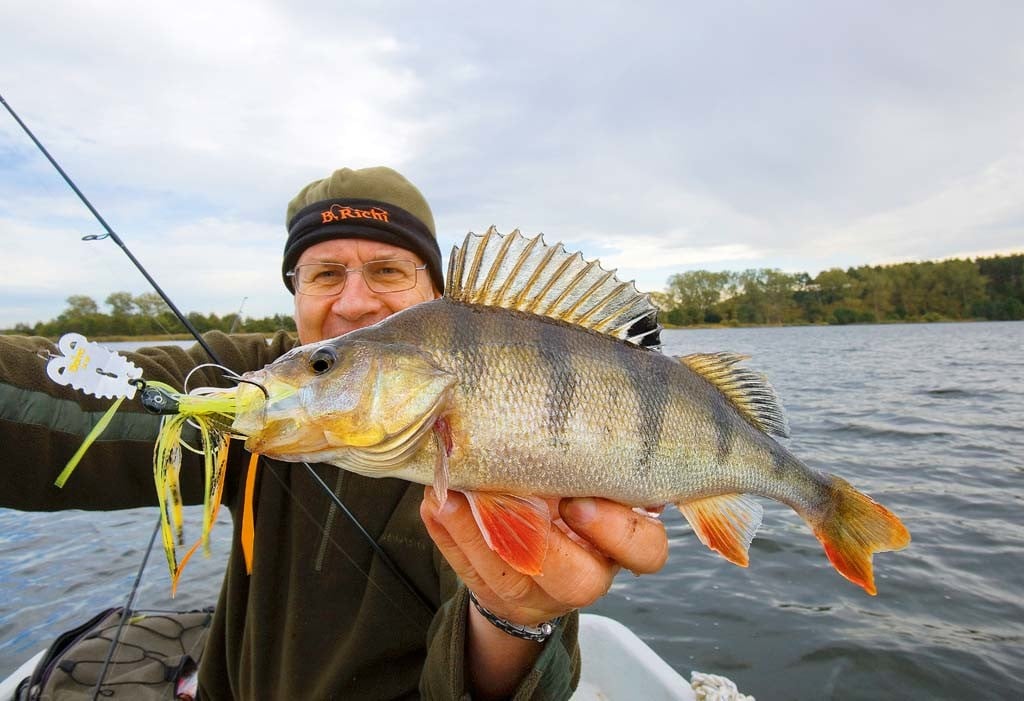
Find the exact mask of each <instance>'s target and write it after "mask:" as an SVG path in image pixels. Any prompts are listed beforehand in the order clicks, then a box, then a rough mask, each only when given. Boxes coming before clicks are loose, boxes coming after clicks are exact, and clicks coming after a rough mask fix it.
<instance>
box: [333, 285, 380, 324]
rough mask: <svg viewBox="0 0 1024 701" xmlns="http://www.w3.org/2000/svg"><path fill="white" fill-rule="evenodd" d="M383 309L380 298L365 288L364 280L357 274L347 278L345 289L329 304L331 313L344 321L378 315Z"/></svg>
mask: <svg viewBox="0 0 1024 701" xmlns="http://www.w3.org/2000/svg"><path fill="white" fill-rule="evenodd" d="M383 308H384V304H383V303H382V302H381V300H380V297H378V296H377V293H375V292H374V291H373V290H371V289H370V288H369V287H367V286H366V280H364V279H363V276H362V275H359V274H355V275H349V276H348V280H347V281H346V282H345V287H344V288H343V289H342V290H341V292H340V293H339V294H338V296H337V297H335V299H334V302H333V303H332V304H331V311H332V312H333V313H334V314H337V315H338V316H340V317H341V318H343V319H345V320H346V321H358V320H359V319H361V318H362V317H365V316H368V315H370V316H372V315H375V314H379V313H380V311H381V310H382V309H383Z"/></svg>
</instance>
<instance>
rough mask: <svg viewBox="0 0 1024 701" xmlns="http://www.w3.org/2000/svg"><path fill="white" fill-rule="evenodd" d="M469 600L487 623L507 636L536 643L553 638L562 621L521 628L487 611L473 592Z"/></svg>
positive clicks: (558, 619) (559, 619) (557, 620)
mask: <svg viewBox="0 0 1024 701" xmlns="http://www.w3.org/2000/svg"><path fill="white" fill-rule="evenodd" d="M469 600H470V601H472V602H473V605H474V606H475V607H476V610H477V611H479V612H480V615H481V616H483V617H484V618H486V619H487V621H488V622H489V623H490V624H491V625H492V626H494V627H495V628H497V629H498V630H500V631H501V632H502V633H505V634H506V635H511V636H512V637H515V638H522V639H523V640H532V641H533V642H535V643H542V642H544V641H545V640H547V639H548V638H550V637H551V634H552V633H554V632H555V626H557V625H558V622H559V621H561V620H562V619H561V618H556V619H555V620H553V621H546V622H544V623H541V624H540V625H539V626H521V625H519V624H518V623H513V622H512V621H506V620H505V619H504V618H501V617H500V616H495V615H494V614H493V613H491V612H490V611H488V610H487V609H485V608H484V607H483V606H482V605H481V604H480V602H479V601H477V600H476V596H474V594H473V592H469Z"/></svg>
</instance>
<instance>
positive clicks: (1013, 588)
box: [0, 322, 1024, 701]
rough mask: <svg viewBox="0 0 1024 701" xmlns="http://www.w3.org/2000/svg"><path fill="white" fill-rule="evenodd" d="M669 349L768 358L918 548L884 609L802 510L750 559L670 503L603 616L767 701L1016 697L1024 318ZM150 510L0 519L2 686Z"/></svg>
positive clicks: (84, 609) (899, 556) (87, 593)
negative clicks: (721, 547) (722, 545)
mask: <svg viewBox="0 0 1024 701" xmlns="http://www.w3.org/2000/svg"><path fill="white" fill-rule="evenodd" d="M664 338H665V350H666V351H667V352H669V353H671V354H674V355H678V354H685V353H691V352H698V351H718V350H732V351H739V352H742V353H745V354H748V355H750V356H752V359H751V360H750V361H748V363H747V365H748V366H750V367H753V368H756V369H759V370H762V371H764V372H765V373H766V374H767V375H768V376H769V378H770V379H771V381H772V383H773V384H774V385H775V387H776V389H777V390H778V392H779V394H780V395H781V397H782V400H783V403H784V404H785V406H786V409H787V411H788V415H789V420H790V425H791V428H792V434H793V436H792V438H790V439H787V440H786V441H785V442H786V444H787V446H788V447H789V448H790V449H791V450H792V451H793V452H794V453H796V455H798V456H800V457H801V458H802V459H803V460H804V461H805V462H807V463H808V464H809V465H811V466H812V467H814V468H816V469H820V470H824V471H829V472H834V473H836V474H838V475H841V476H843V477H844V478H846V479H848V480H849V481H850V482H852V483H853V484H854V485H855V486H857V487H858V488H859V489H861V490H862V491H865V492H867V493H869V494H871V495H872V496H873V497H874V498H876V499H877V500H878V501H880V502H881V503H883V504H885V505H886V506H887V507H889V508H890V509H891V510H893V511H894V512H895V513H897V514H898V515H899V516H900V517H901V518H902V519H903V521H904V523H905V524H906V525H907V527H908V528H909V529H910V532H911V534H912V535H913V542H912V543H911V545H910V547H909V548H907V549H906V550H904V551H902V552H898V553H880V554H878V555H876V556H875V560H874V562H875V574H876V584H877V586H878V596H876V597H870V596H867V595H866V594H864V593H863V592H862V591H861V590H860V588H858V587H856V586H854V585H852V584H850V583H849V582H847V581H846V580H845V579H843V578H842V577H840V576H839V575H838V574H837V573H836V572H835V571H834V570H833V569H832V567H831V565H829V563H828V561H827V560H826V558H825V555H824V553H823V551H822V549H821V547H820V545H819V544H818V542H817V540H816V539H815V538H814V537H813V536H812V535H811V533H810V531H809V530H808V528H807V527H806V526H805V525H804V524H803V522H802V521H801V520H800V519H799V517H797V515H796V514H795V513H793V512H792V511H790V510H789V509H788V508H787V507H783V506H781V505H778V504H775V503H774V502H768V501H767V500H765V501H764V502H763V504H764V506H765V516H764V525H763V526H762V528H761V531H760V532H759V533H758V536H757V538H755V540H754V542H753V545H752V546H751V553H750V554H751V558H750V560H751V564H750V567H749V568H748V569H741V568H738V567H735V566H733V565H730V564H729V563H727V562H725V561H724V560H722V559H721V558H719V557H718V556H717V555H716V554H714V553H712V552H711V551H709V550H707V549H706V548H705V547H704V546H703V545H701V544H700V543H699V542H698V541H697V539H696V538H695V536H694V535H693V534H692V532H691V531H690V529H689V526H687V525H686V524H685V522H684V521H683V520H682V517H681V516H679V515H678V513H675V512H674V510H671V509H670V510H669V511H666V515H665V520H666V523H667V525H668V528H669V533H670V539H671V553H670V556H669V562H668V564H667V565H666V567H665V568H664V570H662V572H660V573H658V574H656V575H651V576H646V577H643V578H635V577H633V576H631V575H629V574H628V573H626V574H622V575H620V576H619V578H618V579H617V581H616V584H615V585H614V587H613V588H612V591H611V592H610V593H609V594H608V596H607V597H605V598H604V599H603V600H602V601H601V602H599V603H598V605H596V606H594V607H593V609H592V610H593V611H594V612H596V613H601V614H605V615H609V616H612V617H614V618H617V619H619V620H621V621H623V622H624V623H626V624H627V625H629V626H630V627H631V628H632V629H633V630H634V631H636V632H637V633H638V634H639V635H640V636H641V637H642V638H644V640H646V641H647V642H648V644H650V645H651V646H652V647H653V648H654V649H655V650H656V651H657V652H658V653H659V654H661V655H662V656H663V657H664V658H665V659H667V660H668V661H669V662H670V663H671V664H672V665H673V666H674V667H675V668H676V669H677V670H679V671H680V672H681V673H682V674H683V675H684V676H686V677H688V676H689V673H690V671H691V670H700V671H704V672H711V673H717V674H723V675H725V676H728V677H729V678H731V679H733V680H734V681H735V682H736V683H737V684H738V686H739V688H740V689H741V690H742V691H744V692H745V693H748V694H753V695H754V696H756V697H757V698H758V699H759V700H761V701H765V700H771V699H879V698H893V699H896V698H899V699H967V698H970V699H1007V698H1022V689H1024V557H1022V554H1024V515H1022V514H1024V323H1019V322H1007V323H979V324H931V325H884V326H847V327H797V328H771V329H722V330H693V331H669V332H666V333H665V336H664ZM670 511H671V512H670ZM156 518H157V512H156V510H155V509H142V510H132V511H122V512H114V513H103V514H93V513H83V512H70V513H62V514H26V513H21V512H15V511H9V510H0V675H6V674H8V673H9V672H10V671H11V670H12V669H13V668H14V667H16V666H17V665H18V664H19V663H20V662H21V661H23V660H24V659H25V658H26V657H28V656H30V655H31V654H32V653H34V652H36V651H37V650H39V649H41V648H42V647H44V646H46V645H47V644H48V643H49V642H50V641H51V639H52V638H53V637H54V636H55V635H56V634H57V633H59V632H61V631H62V630H64V629H66V628H68V627H70V626H72V625H75V624H77V623H79V622H81V621H83V620H84V619H85V618H86V617H88V616H89V615H91V614H92V613H94V612H95V611H96V610H98V609H100V608H102V607H106V606H112V605H120V604H121V603H123V601H124V598H125V596H126V594H127V592H128V590H129V588H130V586H131V582H132V581H133V579H134V576H135V572H136V570H137V568H138V565H139V562H140V559H141V554H142V552H143V551H144V550H145V546H146V544H147V542H148V540H149V536H150V533H151V532H152V528H153V526H154V525H155V522H156ZM187 519H188V520H187V522H188V523H196V522H197V521H198V512H197V511H192V512H191V513H189V515H188V516H187ZM215 533H216V536H215V542H214V552H215V556H214V558H212V559H210V560H203V559H202V558H197V559H196V560H194V561H193V562H192V563H190V564H189V567H188V569H187V570H186V572H185V575H184V578H183V583H182V585H181V587H180V593H179V595H178V598H177V599H176V600H173V601H172V600H170V599H169V598H168V595H167V593H168V582H167V575H166V572H165V571H164V569H163V567H164V563H163V556H162V554H161V553H160V552H156V553H154V556H153V557H152V558H151V564H150V567H149V570H148V571H147V574H146V577H145V578H144V582H143V586H142V589H141V593H140V596H139V600H138V601H137V605H138V606H141V607H147V608H160V607H169V608H188V607H191V606H204V605H208V604H212V603H213V602H214V601H215V599H216V595H217V592H218V590H219V586H220V571H221V567H222V558H223V556H224V555H225V554H226V553H227V550H228V547H229V535H230V534H229V529H228V528H227V527H226V526H224V527H221V528H220V529H218V530H217V531H216V532H215ZM158 550H159V548H158Z"/></svg>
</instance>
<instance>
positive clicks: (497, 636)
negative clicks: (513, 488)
mask: <svg viewBox="0 0 1024 701" xmlns="http://www.w3.org/2000/svg"><path fill="white" fill-rule="evenodd" d="M287 225H288V231H289V233H288V239H287V242H286V244H285V254H284V262H283V266H282V272H283V274H284V279H285V284H286V285H287V286H288V287H289V289H290V290H291V291H292V292H293V293H294V294H295V321H296V326H297V329H298V335H299V342H300V343H303V344H305V343H311V342H315V341H319V340H323V339H327V338H332V337H334V336H337V335H339V334H343V333H346V332H348V331H351V330H353V329H357V328H361V327H364V326H367V325H369V324H373V323H376V322H378V321H380V320H382V319H384V318H386V317H387V316H389V315H390V314H393V313H395V312H397V311H400V310H402V309H405V308H407V307H409V306H412V305H414V304H417V303H419V302H423V301H427V300H430V299H434V298H436V297H438V296H439V295H440V291H441V289H442V288H443V278H442V269H441V254H440V250H439V247H438V244H437V239H436V233H435V229H434V221H433V215H432V213H431V211H430V208H429V206H428V205H427V203H426V201H425V200H424V198H423V196H422V195H421V194H420V192H419V190H417V189H416V187H415V186H413V185H412V184H411V183H410V182H409V181H407V180H406V179H405V178H403V177H402V176H401V175H399V174H398V173H396V172H395V171H393V170H390V169H388V168H367V169H363V170H349V169H343V170H339V171H336V172H335V173H333V174H332V175H331V176H330V177H328V178H325V179H323V180H319V181H316V182H313V183H311V184H310V185H308V186H306V187H305V188H303V189H302V191H300V193H299V194H298V195H297V196H296V197H295V199H293V200H292V202H291V203H290V204H289V207H288V214H287ZM325 264H329V265H327V266H326V267H325ZM313 265H316V266H318V267H317V270H318V271H319V272H318V274H320V275H323V274H324V272H323V271H324V270H326V271H328V273H329V275H331V276H336V278H334V281H333V283H332V285H330V286H329V287H328V288H324V287H323V286H319V287H318V286H316V285H312V284H311V283H310V279H309V278H308V276H305V275H304V272H308V271H309V270H310V268H309V267H308V266H313ZM341 266H344V267H341ZM382 270H387V271H388V273H389V274H392V273H394V272H395V271H399V272H402V274H403V275H407V276H408V278H407V279H408V287H406V286H405V285H401V286H400V287H402V289H397V290H396V289H385V288H384V287H382V286H381V285H380V284H379V281H378V277H377V275H378V273H380V271H382ZM392 287H393V286H392ZM325 289H327V294H324V291H325ZM207 341H208V342H209V343H210V345H211V346H212V347H213V349H214V351H215V352H216V353H217V354H218V356H220V357H221V359H222V361H223V362H224V363H225V364H226V365H227V366H228V367H229V368H230V369H231V370H234V371H236V372H242V371H245V370H250V369H255V368H259V367H262V366H263V365H265V364H267V363H269V362H272V361H273V360H274V359H275V358H277V357H279V356H280V355H281V354H283V353H285V352H287V351H288V350H289V349H290V348H291V347H292V346H293V345H294V341H292V340H290V339H289V338H288V337H287V336H286V335H284V334H279V335H278V336H276V337H275V338H274V339H272V341H271V342H270V344H269V345H268V344H267V343H265V342H264V341H263V340H262V339H261V338H255V337H247V336H226V335H224V334H217V333H212V334H209V335H208V336H207ZM39 346H40V341H39V340H38V339H35V340H28V339H9V340H2V341H0V445H4V446H8V451H9V453H10V454H9V456H5V457H10V458H11V459H10V460H7V459H5V460H4V461H3V463H2V464H0V479H2V481H3V482H4V483H5V484H8V485H12V487H11V489H9V490H5V491H4V492H3V495H2V496H0V503H2V505H4V506H10V507H14V508H24V509H58V508H72V507H77V508H104V509H106V508H124V507H129V506H137V505H139V504H143V503H152V502H153V501H154V495H153V487H152V484H151V482H150V481H149V477H148V474H147V470H146V466H147V464H148V460H149V457H150V452H151V450H152V448H151V445H152V443H151V441H152V437H153V434H154V432H155V426H154V425H153V422H152V421H151V420H150V417H146V416H144V415H141V414H139V413H137V409H134V408H133V410H132V411H130V412H124V413H122V415H120V416H119V417H118V419H117V421H116V422H115V424H113V425H112V426H111V427H110V428H109V429H108V430H107V433H106V434H105V435H104V438H105V441H104V442H101V443H97V444H96V445H94V446H93V448H92V449H90V451H89V453H88V454H87V456H86V461H87V463H83V464H82V465H81V466H80V467H79V468H78V471H77V473H76V475H75V477H74V479H73V480H72V481H71V482H70V483H69V484H68V485H67V486H66V487H65V489H64V490H56V489H55V488H54V487H53V486H52V482H53V478H54V476H55V475H56V473H57V472H58V471H59V470H60V468H61V467H62V466H63V464H64V462H65V461H66V459H67V457H68V456H69V455H70V454H71V453H72V452H73V451H74V450H75V449H76V448H77V445H78V443H79V442H80V441H81V436H82V435H83V434H84V432H85V431H86V430H88V429H87V426H88V423H89V420H88V417H87V413H88V412H94V411H98V410H100V409H101V407H102V406H103V403H102V402H97V401H95V400H91V399H88V398H83V397H81V396H76V395H75V394H74V393H72V392H70V391H69V390H66V389H64V388H60V387H57V386H56V385H53V383H50V382H48V381H47V379H46V376H45V373H44V372H42V369H41V363H40V361H39V359H38V358H37V357H35V356H34V355H32V354H25V353H23V352H21V351H23V350H25V349H36V348H38V347H39ZM132 360H133V361H134V362H135V363H136V364H137V365H138V366H139V367H141V368H142V369H143V377H144V378H146V379H149V380H162V381H165V382H169V383H171V384H175V385H178V386H181V384H182V382H183V379H184V376H185V374H186V373H187V372H189V370H191V368H192V367H193V366H194V365H196V364H198V363H200V362H205V361H206V360H207V359H206V358H204V357H203V353H202V351H201V350H200V349H198V348H192V349H190V350H189V351H187V352H186V351H183V350H181V349H176V348H154V349H148V350H145V351H142V352H140V353H138V354H135V355H133V356H132ZM202 372H203V373H204V377H203V378H202V379H198V380H195V379H194V380H193V382H195V381H198V382H206V383H209V384H214V383H216V382H218V381H219V379H220V378H218V377H217V376H216V373H215V372H213V371H211V370H204V371H202ZM29 399H30V400H31V401H27V400H29ZM76 412H77V413H76ZM69 417H70V418H69ZM246 461H247V455H245V451H244V450H242V449H241V447H240V445H237V444H235V445H234V446H233V448H232V454H231V457H230V464H229V467H228V470H227V477H226V480H227V482H226V485H225V495H224V503H226V504H227V505H228V507H229V508H230V509H231V512H232V514H233V515H235V516H240V514H241V509H242V501H243V492H244V489H243V486H244V485H243V482H244V480H243V476H244V472H245V470H244V467H243V466H244V464H245V462H246ZM314 470H315V472H316V473H317V475H318V476H319V477H320V479H321V480H324V481H326V482H328V483H329V484H331V485H333V488H334V491H335V493H336V494H337V495H338V496H339V497H341V499H342V501H343V502H344V503H345V504H346V506H347V507H348V508H349V509H350V510H351V511H352V512H353V513H354V514H355V515H356V516H357V517H358V518H359V519H360V521H361V522H362V525H363V526H364V527H365V529H366V530H367V531H368V532H369V533H370V534H371V535H372V536H373V537H374V538H375V539H376V540H377V542H378V544H379V545H380V547H382V548H383V549H384V550H385V551H386V552H387V553H388V555H389V557H390V558H391V559H392V560H393V561H394V563H395V564H397V566H398V568H399V569H400V570H401V571H402V573H403V575H404V577H405V579H406V580H407V581H408V583H409V586H406V584H405V583H403V582H402V581H401V580H400V579H399V578H398V577H397V576H396V575H395V574H394V573H393V572H391V571H389V570H388V568H387V567H385V566H383V565H382V563H381V561H380V558H379V557H378V556H377V555H375V553H374V551H373V548H372V547H371V546H370V545H369V544H368V543H367V542H366V541H365V540H364V539H363V538H362V537H361V536H360V535H359V534H358V533H357V532H356V529H355V528H354V527H353V526H352V525H351V524H350V523H349V522H348V521H346V520H344V519H342V518H340V517H339V516H338V514H337V513H336V507H335V505H334V504H333V503H332V502H331V500H330V499H329V498H328V497H327V496H326V495H325V494H324V493H323V489H322V486H321V485H320V484H317V483H316V481H315V480H314V479H313V478H312V477H311V476H310V475H309V474H307V473H305V470H303V469H302V468H300V467H299V466H296V465H284V464H281V463H275V462H273V461H267V464H266V465H265V466H263V467H261V468H260V472H259V475H258V481H257V484H256V494H255V497H254V499H253V503H254V511H255V516H256V518H255V524H256V534H255V539H254V541H255V548H256V550H255V554H254V558H253V561H254V565H253V571H252V574H251V575H249V574H247V573H246V570H245V565H244V563H243V562H242V554H241V552H240V548H233V550H232V553H231V557H230V561H229V564H228V568H227V572H226V575H225V579H224V585H223V587H222V590H221V595H220V600H219V602H218V605H217V608H216V614H215V619H214V623H213V626H212V628H211V634H210V639H209V642H208V644H207V648H206V652H205V654H204V656H203V659H202V663H201V668H200V687H201V697H202V698H203V699H221V698H257V699H319V698H401V697H416V696H418V695H422V696H423V697H427V698H438V699H447V698H461V697H465V696H466V695H467V694H471V695H472V697H473V698H505V697H510V696H514V697H515V698H564V697H566V696H568V694H569V693H570V691H571V688H572V687H573V686H574V685H575V681H576V679H577V678H578V670H579V649H578V646H577V644H576V640H575V636H576V627H577V618H576V616H575V614H574V613H573V612H574V611H575V609H578V608H580V607H583V606H586V605H589V604H591V603H593V602H594V601H595V600H597V599H598V598H599V597H600V596H602V595H603V594H604V593H605V592H606V591H607V590H608V588H609V587H610V585H611V581H612V578H613V577H614V575H615V573H616V572H617V570H618V569H619V567H622V566H624V567H627V568H628V569H631V570H633V571H635V572H638V573H639V572H651V571H655V570H657V569H659V568H660V567H661V565H662V564H663V562H664V559H665V556H666V553H667V540H666V537H665V532H664V528H663V527H662V526H661V524H660V523H659V522H657V521H655V520H652V519H648V518H646V517H644V516H642V515H638V514H636V513H634V512H633V511H632V510H630V509H629V508H627V507H624V506H621V505H618V504H614V503H611V502H607V501H603V500H597V499H573V500H564V501H563V502H562V503H561V504H560V505H559V513H560V515H561V517H562V519H563V520H564V521H565V523H566V524H567V525H568V526H569V527H570V528H571V529H573V530H574V531H575V532H576V533H577V534H578V535H580V536H582V538H584V539H585V540H586V541H588V543H580V542H578V541H575V540H573V539H570V538H569V537H568V536H567V535H565V534H564V533H563V532H562V531H561V530H559V529H557V528H553V529H552V534H551V540H550V544H549V549H548V554H547V556H546V558H545V563H544V571H543V572H542V573H541V574H540V575H538V576H536V577H528V576H525V575H520V574H518V573H516V572H514V571H511V570H510V568H508V567H507V565H505V563H504V562H503V561H502V560H501V559H500V558H499V557H498V556H497V555H496V554H495V553H493V552H492V551H491V550H490V548H488V547H487V545H486V543H485V542H484V540H483V537H482V536H481V534H480V532H479V530H478V528H477V526H476V524H475V522H474V520H473V517H472V514H471V513H470V509H469V507H468V504H467V503H466V500H465V498H463V497H462V496H461V495H460V494H458V493H454V492H453V493H451V494H450V495H449V498H448V500H447V502H446V503H445V505H444V507H443V508H442V507H439V505H438V502H437V500H436V499H435V498H434V496H433V493H432V490H431V489H430V488H427V489H425V490H424V489H423V488H422V487H420V486H418V485H414V484H411V483H408V482H403V481H400V480H394V479H369V478H364V477H361V476H359V475H356V474H353V473H348V472H345V471H342V470H339V469H337V468H334V467H330V466H315V467H314ZM26 472H28V473H31V474H30V477H28V478H27V479H26V478H25V477H24V473H26ZM199 473H200V469H199V466H198V463H197V462H196V461H193V462H192V463H191V464H186V465H185V466H184V467H183V469H182V475H183V482H184V489H185V492H186V499H187V500H188V501H190V502H193V503H194V502H196V501H198V500H200V498H201V496H200V495H201V487H200V484H199ZM94 481H95V483H94V484H91V485H90V484H86V482H94ZM241 521H242V519H241V518H240V517H237V518H234V523H235V536H236V537H235V539H234V542H235V543H237V542H239V535H240V528H241ZM183 586H187V579H186V580H184V582H183ZM413 589H415V590H417V591H418V592H419V593H420V595H421V597H419V598H418V597H417V596H416V595H415V593H414V592H413V591H412V590H413ZM469 592H473V594H474V596H475V599H476V602H477V605H472V604H471V603H470V597H469ZM421 598H425V599H427V600H428V602H427V603H428V604H429V608H428V607H427V606H425V605H424V604H423V603H422V601H421V600H420V599H421ZM435 608H436V610H435ZM544 624H550V626H549V627H545V626H544ZM531 637H532V638H537V637H543V638H545V639H544V640H541V641H538V640H536V639H530V638H531Z"/></svg>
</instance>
